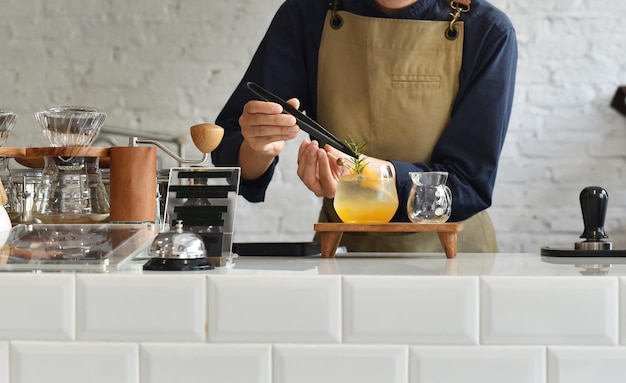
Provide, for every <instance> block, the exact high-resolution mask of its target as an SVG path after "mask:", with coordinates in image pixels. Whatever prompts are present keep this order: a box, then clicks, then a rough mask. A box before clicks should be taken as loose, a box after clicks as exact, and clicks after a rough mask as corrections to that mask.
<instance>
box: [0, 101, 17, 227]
mask: <svg viewBox="0 0 626 383" xmlns="http://www.w3.org/2000/svg"><path fill="white" fill-rule="evenodd" d="M16 122H17V114H15V113H13V112H12V111H9V110H0V146H3V145H4V144H5V143H6V141H7V139H8V138H9V135H10V134H11V131H12V130H13V127H14V126H15V123H16ZM9 161H10V158H8V157H2V156H0V180H1V181H2V185H3V186H4V191H5V193H6V195H7V203H6V204H5V205H4V209H5V210H6V211H7V214H8V215H9V218H10V219H11V222H14V223H15V222H17V221H19V218H20V216H21V214H22V204H21V202H20V199H19V197H18V194H17V188H16V187H15V184H14V183H13V179H12V178H11V171H10V170H9Z"/></svg>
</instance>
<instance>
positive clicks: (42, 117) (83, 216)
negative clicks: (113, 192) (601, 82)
mask: <svg viewBox="0 0 626 383" xmlns="http://www.w3.org/2000/svg"><path fill="white" fill-rule="evenodd" d="M36 118H37V121H39V123H40V124H41V126H42V128H43V132H44V136H45V137H46V138H47V139H48V141H49V142H50V145H51V146H53V147H64V148H68V153H70V152H71V147H86V146H90V145H91V143H92V142H93V141H94V139H95V138H96V136H97V135H98V132H99V131H100V128H101V127H102V124H103V123H104V120H105V118H106V114H105V113H102V112H99V111H98V110H97V109H94V108H90V107H82V106H62V107H54V108H49V109H45V110H43V111H41V112H38V113H36ZM60 152H61V153H62V152H63V151H62V150H61V151H60ZM44 161H45V166H44V169H43V173H42V179H41V184H40V185H39V188H38V189H37V192H36V195H35V204H34V207H33V217H35V218H37V219H38V220H40V221H41V222H43V223H94V222H101V221H104V220H106V219H107V218H108V217H109V213H110V207H109V201H108V196H107V193H106V190H105V187H104V184H103V183H102V175H101V173H100V168H99V161H100V159H99V157H92V156H85V157H82V156H73V155H68V156H65V155H63V154H62V155H59V156H45V157H44Z"/></svg>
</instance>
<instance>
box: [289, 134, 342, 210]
mask: <svg viewBox="0 0 626 383" xmlns="http://www.w3.org/2000/svg"><path fill="white" fill-rule="evenodd" d="M343 157H344V155H343V153H340V152H339V151H338V150H336V149H333V148H331V147H330V146H329V145H326V146H325V147H324V149H322V148H320V147H319V143H318V142H317V141H308V140H304V141H302V143H301V144H300V148H299V149H298V177H300V179H301V180H302V182H303V183H304V184H305V185H306V187H307V188H309V190H311V191H312V192H313V193H315V195H316V196H318V197H326V198H334V197H335V191H336V190H337V180H338V179H339V176H341V174H342V171H343V170H344V167H343V163H345V161H346V159H343ZM338 159H341V160H338Z"/></svg>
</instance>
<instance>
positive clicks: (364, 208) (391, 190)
mask: <svg viewBox="0 0 626 383" xmlns="http://www.w3.org/2000/svg"><path fill="white" fill-rule="evenodd" d="M368 166H369V165H368ZM333 206H334V208H335V211H336V212H337V215H338V216H339V218H341V220H342V221H343V222H344V223H359V224H376V223H387V222H389V221H390V220H391V218H392V217H393V216H394V214H395V213H396V210H397V209H398V192H397V190H396V180H395V178H394V177H393V173H392V172H391V168H390V167H389V166H387V165H383V166H381V167H380V168H379V169H378V171H368V172H364V173H362V174H353V173H352V172H351V173H349V174H344V175H342V176H341V177H339V180H338V182H337V191H336V192H335V200H334V202H333Z"/></svg>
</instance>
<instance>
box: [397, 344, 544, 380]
mask: <svg viewBox="0 0 626 383" xmlns="http://www.w3.org/2000/svg"><path fill="white" fill-rule="evenodd" d="M545 354H546V353H545V348H544V347H538V346H519V347H518V346H516V347H513V346H511V347H509V346H486V347H483V346H479V347H471V346H459V347H454V346H414V347H411V348H410V350H409V383H458V382H463V383H503V382H506V383H545V382H546V380H545V376H546V363H545V360H546V356H545Z"/></svg>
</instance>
